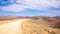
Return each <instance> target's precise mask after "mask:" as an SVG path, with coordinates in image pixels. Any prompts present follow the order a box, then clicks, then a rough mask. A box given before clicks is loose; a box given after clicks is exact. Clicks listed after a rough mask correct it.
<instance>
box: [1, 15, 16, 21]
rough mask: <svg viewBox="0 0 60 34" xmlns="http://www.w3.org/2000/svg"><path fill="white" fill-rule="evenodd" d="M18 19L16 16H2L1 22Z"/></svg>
mask: <svg viewBox="0 0 60 34" xmlns="http://www.w3.org/2000/svg"><path fill="white" fill-rule="evenodd" d="M16 18H17V17H16V16H10V15H9V16H1V15H0V20H6V19H16Z"/></svg>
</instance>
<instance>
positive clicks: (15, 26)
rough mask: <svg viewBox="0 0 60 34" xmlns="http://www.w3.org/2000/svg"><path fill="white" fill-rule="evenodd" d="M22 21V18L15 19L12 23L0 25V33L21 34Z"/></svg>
mask: <svg viewBox="0 0 60 34" xmlns="http://www.w3.org/2000/svg"><path fill="white" fill-rule="evenodd" d="M22 21H23V20H16V21H14V22H12V23H7V24H3V25H0V34H22V29H21V23H22Z"/></svg>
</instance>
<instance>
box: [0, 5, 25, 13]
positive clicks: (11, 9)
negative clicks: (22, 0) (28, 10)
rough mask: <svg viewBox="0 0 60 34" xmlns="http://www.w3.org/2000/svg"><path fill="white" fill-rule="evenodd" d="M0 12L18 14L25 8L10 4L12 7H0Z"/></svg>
mask: <svg viewBox="0 0 60 34" xmlns="http://www.w3.org/2000/svg"><path fill="white" fill-rule="evenodd" d="M0 10H2V11H13V12H20V11H23V10H25V6H23V5H16V4H12V5H10V6H4V7H1V9H0Z"/></svg>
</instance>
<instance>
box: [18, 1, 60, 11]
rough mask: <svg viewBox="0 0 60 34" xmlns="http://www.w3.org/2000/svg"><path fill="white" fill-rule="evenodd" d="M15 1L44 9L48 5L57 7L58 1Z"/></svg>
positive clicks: (58, 5)
mask: <svg viewBox="0 0 60 34" xmlns="http://www.w3.org/2000/svg"><path fill="white" fill-rule="evenodd" d="M17 2H19V3H22V4H23V5H25V6H27V7H28V8H31V9H38V10H44V9H48V8H50V7H53V8H59V7H60V1H58V0H18V1H17Z"/></svg>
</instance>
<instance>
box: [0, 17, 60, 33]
mask: <svg viewBox="0 0 60 34" xmlns="http://www.w3.org/2000/svg"><path fill="white" fill-rule="evenodd" d="M0 34H60V16H54V17H47V16H33V17H21V16H18V17H16V16H0Z"/></svg>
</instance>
